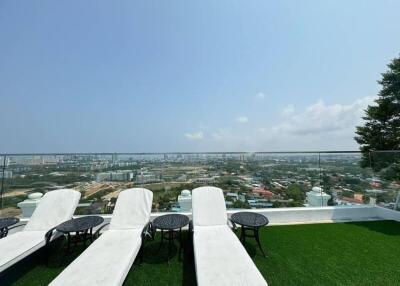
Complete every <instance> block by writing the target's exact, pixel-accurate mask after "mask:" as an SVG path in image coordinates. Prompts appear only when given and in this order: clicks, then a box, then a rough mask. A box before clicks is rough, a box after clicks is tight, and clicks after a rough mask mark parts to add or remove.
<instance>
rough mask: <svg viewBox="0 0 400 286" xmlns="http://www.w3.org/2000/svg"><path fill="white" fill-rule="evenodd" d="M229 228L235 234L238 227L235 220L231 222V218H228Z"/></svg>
mask: <svg viewBox="0 0 400 286" xmlns="http://www.w3.org/2000/svg"><path fill="white" fill-rule="evenodd" d="M228 226H229V227H230V228H231V229H232V231H233V232H235V233H236V230H237V225H236V223H235V222H234V221H233V220H231V219H230V218H228Z"/></svg>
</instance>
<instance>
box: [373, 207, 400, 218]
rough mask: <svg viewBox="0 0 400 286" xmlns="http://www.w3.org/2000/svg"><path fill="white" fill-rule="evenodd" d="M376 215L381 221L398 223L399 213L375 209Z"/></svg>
mask: <svg viewBox="0 0 400 286" xmlns="http://www.w3.org/2000/svg"><path fill="white" fill-rule="evenodd" d="M376 211H377V214H378V216H379V217H380V218H382V219H388V220H397V221H400V211H395V210H390V209H386V208H381V207H376Z"/></svg>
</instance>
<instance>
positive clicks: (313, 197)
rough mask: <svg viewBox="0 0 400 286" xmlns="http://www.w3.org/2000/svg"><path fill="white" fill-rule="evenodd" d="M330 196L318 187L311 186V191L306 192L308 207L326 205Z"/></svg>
mask: <svg viewBox="0 0 400 286" xmlns="http://www.w3.org/2000/svg"><path fill="white" fill-rule="evenodd" d="M330 198H331V196H330V195H328V194H327V193H325V192H324V191H323V190H322V188H320V187H313V188H312V190H311V192H307V201H308V206H310V207H326V206H327V205H328V201H329V199H330Z"/></svg>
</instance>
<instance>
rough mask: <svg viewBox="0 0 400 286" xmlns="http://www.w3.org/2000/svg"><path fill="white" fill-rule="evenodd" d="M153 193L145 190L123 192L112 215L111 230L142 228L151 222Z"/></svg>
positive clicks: (136, 189)
mask: <svg viewBox="0 0 400 286" xmlns="http://www.w3.org/2000/svg"><path fill="white" fill-rule="evenodd" d="M152 202H153V193H152V192H151V191H149V190H147V189H143V188H133V189H128V190H125V191H122V192H121V193H120V194H119V195H118V200H117V203H116V205H115V209H114V212H113V215H112V219H111V223H110V229H131V228H140V230H142V229H143V226H144V225H145V224H146V223H148V222H149V218H150V213H151V204H152Z"/></svg>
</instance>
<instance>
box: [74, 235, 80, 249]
mask: <svg viewBox="0 0 400 286" xmlns="http://www.w3.org/2000/svg"><path fill="white" fill-rule="evenodd" d="M78 238H79V232H78V231H77V232H76V234H75V241H74V248H76V246H77V244H78Z"/></svg>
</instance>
